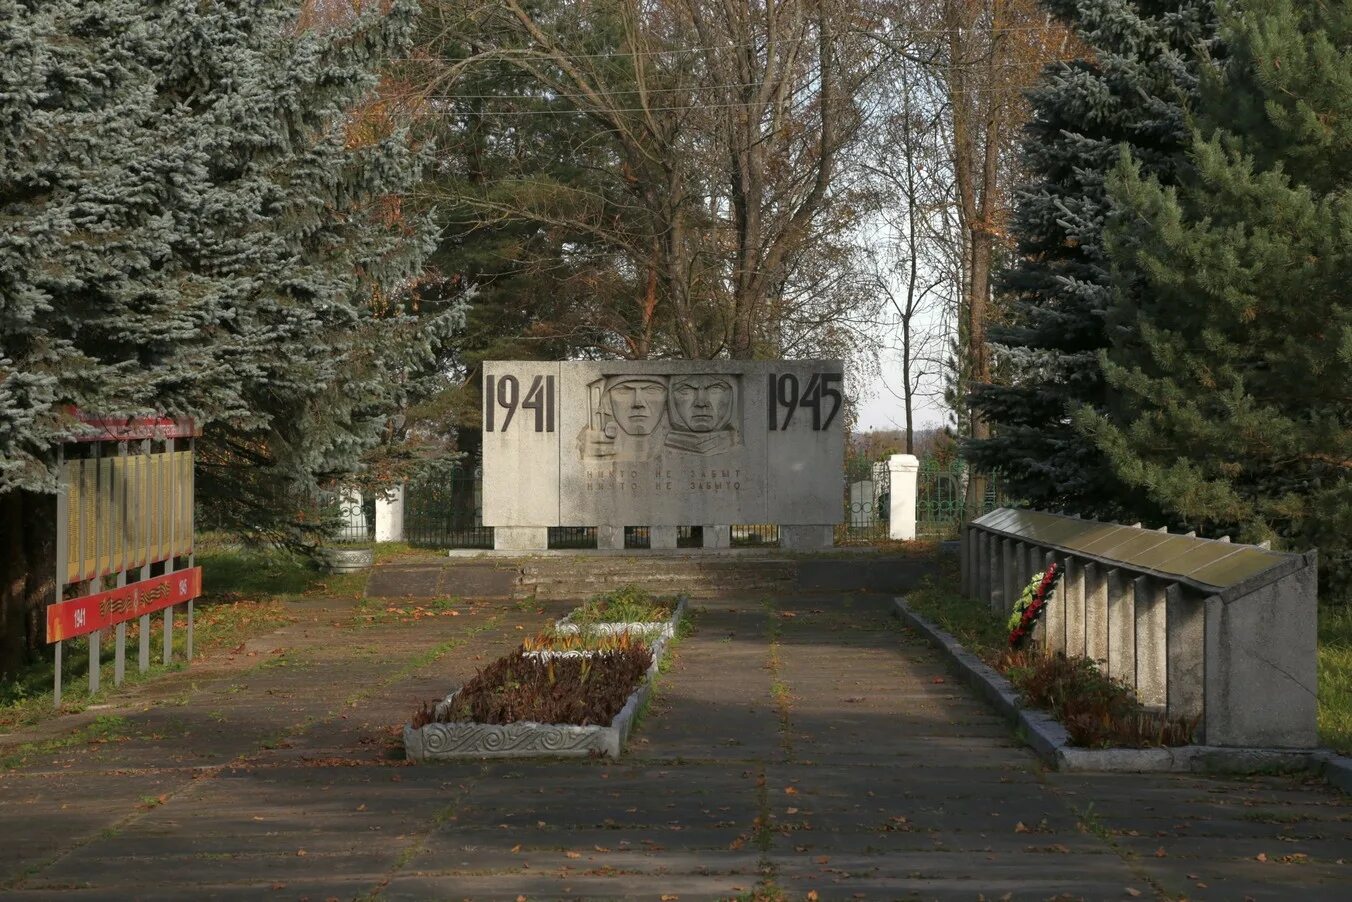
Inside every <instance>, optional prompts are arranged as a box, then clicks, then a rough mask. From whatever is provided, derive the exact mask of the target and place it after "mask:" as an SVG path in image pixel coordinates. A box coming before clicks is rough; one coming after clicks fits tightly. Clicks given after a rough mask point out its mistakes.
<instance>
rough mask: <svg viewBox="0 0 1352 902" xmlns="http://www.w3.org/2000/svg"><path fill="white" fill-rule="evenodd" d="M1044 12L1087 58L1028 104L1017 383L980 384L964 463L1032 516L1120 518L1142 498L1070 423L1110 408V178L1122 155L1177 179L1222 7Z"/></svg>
mask: <svg viewBox="0 0 1352 902" xmlns="http://www.w3.org/2000/svg"><path fill="white" fill-rule="evenodd" d="M1046 5H1047V6H1048V7H1049V9H1050V10H1051V12H1052V13H1053V14H1054V15H1056V16H1058V17H1059V18H1060V19H1061V20H1062V21H1064V22H1065V23H1066V24H1067V25H1069V26H1070V27H1072V28H1073V29H1074V31H1075V33H1076V35H1077V36H1078V38H1079V39H1080V40H1081V41H1082V42H1083V43H1084V44H1085V45H1087V49H1088V51H1089V53H1087V54H1086V58H1085V59H1082V60H1077V61H1075V62H1070V63H1059V64H1055V65H1053V66H1051V67H1049V68H1048V70H1047V71H1046V73H1045V74H1044V76H1043V79H1042V81H1041V83H1040V84H1039V85H1038V86H1037V87H1036V88H1034V89H1033V91H1032V92H1031V95H1030V100H1031V104H1032V108H1033V115H1032V119H1031V121H1030V122H1029V124H1028V126H1027V128H1026V133H1025V138H1024V140H1023V143H1022V149H1021V155H1022V160H1021V162H1022V165H1023V166H1024V167H1025V168H1026V169H1027V171H1028V172H1029V177H1030V181H1029V183H1028V184H1027V186H1026V187H1025V188H1024V189H1023V190H1022V191H1021V192H1020V195H1019V199H1018V204H1017V208H1016V213H1015V217H1014V221H1013V230H1014V234H1015V236H1016V238H1017V256H1016V260H1015V261H1014V262H1013V264H1012V265H1011V267H1010V268H1009V269H1008V271H1007V272H1006V273H1005V274H1004V277H1003V279H1002V280H1001V284H1000V286H999V290H1000V293H1001V294H1002V295H1003V297H1002V299H1001V300H1002V302H1003V305H1004V306H1005V308H1006V309H1007V311H1008V313H1007V320H1006V323H1005V324H1004V325H1002V326H998V327H997V326H992V328H991V329H990V332H989V335H990V339H991V341H992V342H993V343H994V344H995V345H996V351H997V356H996V360H997V372H998V373H999V375H1000V377H1001V378H1002V379H1005V380H1008V384H1001V385H990V384H987V385H978V386H975V387H974V388H973V392H972V403H973V404H974V405H975V407H976V408H977V409H979V410H980V411H981V412H982V414H983V416H984V417H985V418H986V420H987V422H989V423H990V424H991V431H992V435H991V437H990V438H988V439H982V440H972V441H969V442H967V443H966V445H965V447H964V455H965V456H966V457H967V458H968V459H969V460H971V461H972V462H973V463H974V464H975V465H976V466H977V467H978V468H979V469H982V470H987V471H991V472H997V473H998V474H999V475H1000V478H1001V479H1002V481H1003V484H1004V487H1005V489H1006V491H1007V492H1008V494H1009V495H1010V496H1012V497H1014V498H1018V499H1021V500H1026V501H1027V502H1029V503H1030V504H1032V505H1033V506H1034V507H1041V508H1057V507H1069V508H1072V509H1074V510H1076V511H1079V512H1083V513H1085V514H1087V515H1099V516H1114V515H1120V514H1122V513H1123V512H1124V511H1130V510H1132V509H1134V508H1137V507H1138V506H1137V505H1136V504H1135V499H1132V498H1130V497H1128V496H1127V495H1126V493H1124V492H1122V491H1121V489H1120V487H1119V486H1118V485H1117V483H1116V479H1115V477H1114V476H1113V474H1112V470H1111V467H1110V466H1109V465H1108V463H1107V461H1106V460H1105V458H1104V457H1103V455H1102V453H1101V452H1100V451H1099V450H1098V448H1097V447H1096V446H1095V445H1094V443H1093V442H1092V440H1090V439H1088V438H1087V437H1085V436H1084V435H1082V434H1081V433H1079V432H1078V431H1077V430H1076V429H1074V428H1073V427H1072V426H1071V417H1072V414H1073V412H1074V411H1075V410H1076V409H1077V408H1079V407H1080V406H1081V405H1089V406H1091V407H1093V408H1095V409H1101V408H1103V407H1104V406H1105V404H1106V403H1107V402H1108V395H1109V391H1108V389H1107V387H1106V386H1105V384H1104V381H1103V376H1102V372H1101V370H1100V368H1099V364H1098V353H1099V351H1100V350H1101V349H1102V348H1103V347H1105V346H1106V345H1107V343H1108V335H1107V331H1106V327H1105V314H1106V312H1107V310H1108V308H1109V307H1110V306H1111V303H1112V294H1111V273H1110V266H1109V263H1108V260H1107V256H1106V252H1105V249H1104V246H1103V228H1104V223H1105V217H1106V215H1107V213H1108V210H1109V208H1110V206H1109V205H1110V202H1109V198H1108V196H1107V189H1106V181H1107V177H1108V174H1109V173H1110V172H1111V171H1112V169H1113V167H1114V165H1115V164H1116V163H1117V161H1118V159H1119V148H1121V147H1123V146H1125V147H1127V148H1129V149H1130V151H1131V153H1132V154H1133V155H1134V156H1135V158H1136V159H1137V160H1139V161H1140V163H1141V165H1142V166H1143V167H1144V169H1145V171H1146V172H1149V173H1151V174H1153V175H1155V176H1157V177H1158V178H1160V179H1161V180H1163V181H1164V182H1165V183H1172V182H1173V181H1174V180H1175V179H1176V177H1177V170H1178V167H1179V164H1180V162H1181V161H1182V160H1183V155H1184V154H1183V152H1184V150H1185V148H1186V144H1187V141H1188V138H1189V130H1188V125H1187V122H1186V117H1185V112H1184V107H1185V105H1186V103H1187V101H1188V98H1189V97H1190V96H1191V95H1192V94H1193V93H1194V92H1195V89H1196V81H1197V79H1196V69H1197V60H1198V59H1200V58H1201V56H1202V54H1201V52H1200V51H1201V49H1202V48H1203V46H1204V45H1205V44H1206V43H1207V42H1208V41H1209V40H1210V38H1211V35H1212V33H1213V31H1214V18H1215V16H1214V9H1213V0H1183V2H1178V0H1174V2H1167V0H1047V3H1046ZM1137 513H1138V514H1140V513H1148V510H1146V511H1142V510H1137Z"/></svg>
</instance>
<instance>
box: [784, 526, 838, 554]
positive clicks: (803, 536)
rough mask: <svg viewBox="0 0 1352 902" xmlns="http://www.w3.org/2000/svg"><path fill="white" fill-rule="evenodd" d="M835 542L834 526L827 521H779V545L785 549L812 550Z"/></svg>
mask: <svg viewBox="0 0 1352 902" xmlns="http://www.w3.org/2000/svg"><path fill="white" fill-rule="evenodd" d="M835 544H836V528H835V527H834V526H832V525H831V524H829V523H822V524H817V523H802V524H788V523H781V524H780V526H779V547H780V548H782V549H784V550H786V551H812V550H814V549H819V548H831V547H832V546H834V545H835Z"/></svg>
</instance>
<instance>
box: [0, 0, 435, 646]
mask: <svg viewBox="0 0 1352 902" xmlns="http://www.w3.org/2000/svg"><path fill="white" fill-rule="evenodd" d="M310 10H311V8H310V7H309V6H308V5H305V6H302V5H300V4H297V3H295V2H293V0H257V2H251V3H247V4H234V3H219V2H200V0H0V224H2V225H0V546H3V547H0V570H3V571H4V572H3V573H0V577H3V579H2V580H0V594H2V596H3V597H0V642H3V647H2V648H0V671H5V670H9V669H12V668H13V667H14V666H15V665H16V663H17V662H18V661H19V660H20V659H21V658H22V657H23V656H24V655H26V654H28V653H30V652H31V650H32V648H33V646H34V644H35V642H36V638H37V636H38V633H39V629H38V622H39V617H38V614H39V606H40V605H41V604H44V603H46V602H47V601H49V600H50V598H51V580H52V577H51V574H52V573H53V572H54V569H55V568H54V566H53V565H50V564H49V563H48V561H47V560H46V555H49V554H50V547H49V545H50V531H51V523H50V520H51V512H52V510H53V507H52V496H51V495H50V494H48V493H49V492H50V491H51V490H52V488H53V487H54V473H53V470H52V463H53V460H54V450H55V447H56V445H57V444H59V443H60V442H61V441H62V440H63V439H65V438H66V437H68V436H70V435H71V434H72V431H73V430H74V429H75V428H77V427H76V424H75V423H73V422H72V421H71V419H70V417H69V416H68V415H67V414H66V413H65V410H66V407H67V405H75V406H77V407H79V408H81V409H84V410H86V411H92V412H98V413H100V414H106V415H140V414H149V413H169V414H186V415H191V416H194V417H196V418H197V419H198V421H199V422H200V423H201V424H202V425H203V427H204V430H205V432H204V436H203V438H202V439H201V441H200V442H199V451H200V459H201V463H202V466H201V467H200V470H199V479H198V494H199V498H198V502H199V511H201V510H203V509H204V508H206V509H212V508H214V509H215V511H216V512H217V513H218V516H219V519H223V520H224V521H226V522H228V523H231V524H233V525H236V526H241V527H248V528H249V529H251V530H253V531H255V532H257V533H260V534H262V535H266V536H270V537H275V538H283V539H288V540H291V541H302V540H305V539H306V538H307V532H306V530H307V529H309V530H310V533H309V537H310V538H311V539H312V538H313V528H314V527H315V526H317V525H318V524H316V523H315V520H314V517H313V515H312V514H311V513H310V510H311V509H312V508H313V506H314V500H315V499H316V498H322V495H323V491H324V490H325V489H326V488H328V487H331V485H332V483H333V482H334V481H335V480H336V479H338V478H339V477H340V476H342V475H343V474H346V473H349V472H351V471H352V470H353V469H354V468H355V467H356V466H358V464H359V458H360V455H361V454H362V453H363V451H365V450H366V449H368V448H370V447H371V446H372V445H373V444H374V443H375V442H376V441H377V440H378V438H379V431H380V428H381V426H382V425H383V424H384V423H385V422H386V420H387V418H388V417H389V415H390V414H391V412H392V411H394V410H395V409H397V407H398V405H399V403H400V402H401V400H402V399H403V397H404V396H405V395H406V394H407V392H408V390H409V387H410V386H412V387H417V386H418V385H419V384H420V383H421V381H422V380H423V379H424V378H425V367H426V365H427V364H428V363H430V362H431V361H432V359H433V352H434V351H435V346H436V344H437V343H438V342H439V341H440V340H442V339H443V338H444V337H445V335H446V333H447V330H448V329H449V328H450V326H451V325H452V324H453V323H454V321H455V317H456V316H457V311H456V310H455V309H453V308H454V305H452V304H446V305H432V306H431V308H430V309H429V308H422V309H415V308H416V306H417V299H416V296H415V294H414V292H413V291H411V289H412V288H414V287H415V283H416V281H417V274H418V272H419V270H420V267H421V263H422V259H423V257H424V256H425V254H426V253H427V252H428V250H429V249H430V246H431V241H430V223H429V222H428V220H427V219H426V218H425V217H421V216H417V215H409V214H406V213H404V212H403V208H402V201H401V195H402V194H403V193H404V192H406V191H407V190H408V189H409V188H410V187H411V186H412V185H413V184H414V181H415V180H416V179H417V177H418V175H419V172H420V169H421V162H422V155H421V153H420V152H419V150H418V149H417V147H416V146H415V145H414V144H413V143H412V142H411V141H410V140H409V135H408V130H407V127H406V126H405V124H403V123H402V122H401V120H400V118H399V116H398V115H396V113H397V111H393V110H391V109H390V108H388V107H380V106H379V105H369V104H367V103H366V101H369V99H370V98H371V96H372V90H373V88H374V87H375V85H376V81H377V73H378V69H379V67H380V65H381V62H382V61H383V60H384V59H386V58H387V57H389V56H391V55H399V54H400V53H402V52H403V50H402V48H403V47H405V46H406V45H407V42H408V38H409V35H410V30H411V27H412V21H413V12H414V10H413V8H412V4H411V3H409V2H395V3H391V4H366V5H365V6H364V7H363V9H362V12H360V13H359V14H357V15H355V16H353V17H350V18H348V19H345V20H339V21H331V22H327V23H319V22H317V23H311V22H307V21H306V19H305V13H306V12H307V11H310ZM298 12H299V13H300V14H301V17H300V18H298ZM415 314H416V315H415Z"/></svg>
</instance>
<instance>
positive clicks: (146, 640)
mask: <svg viewBox="0 0 1352 902" xmlns="http://www.w3.org/2000/svg"><path fill="white" fill-rule="evenodd" d="M141 569H142V570H143V571H144V570H145V569H146V568H144V567H142V568H141ZM140 638H141V647H140V649H139V652H140V654H139V655H138V660H137V662H136V663H137V664H138V665H139V666H140V668H141V672H142V673H145V672H146V671H147V670H149V669H150V615H149V614H142V615H141V637H140Z"/></svg>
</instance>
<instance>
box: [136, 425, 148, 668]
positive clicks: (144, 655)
mask: <svg viewBox="0 0 1352 902" xmlns="http://www.w3.org/2000/svg"><path fill="white" fill-rule="evenodd" d="M137 473H138V475H139V477H140V481H141V484H140V485H139V486H137V494H138V496H139V497H140V501H139V502H138V503H137V504H138V506H137V521H138V524H139V525H138V526H137V530H138V533H137V534H138V536H139V540H140V545H141V549H142V550H143V551H144V552H145V555H146V558H145V563H144V564H142V565H141V576H140V579H142V580H146V579H150V552H149V550H148V549H149V547H150V530H149V529H148V528H147V527H146V525H145V521H146V517H147V516H149V513H148V508H149V503H148V502H149V492H148V491H147V487H148V486H149V484H150V439H143V440H142V441H141V466H140V468H139V469H138V470H137ZM140 639H141V648H140V652H141V655H140V660H139V661H138V662H137V663H139V664H140V666H141V672H142V673H145V672H146V671H147V670H149V669H150V615H149V614H142V615H141V635H140Z"/></svg>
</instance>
